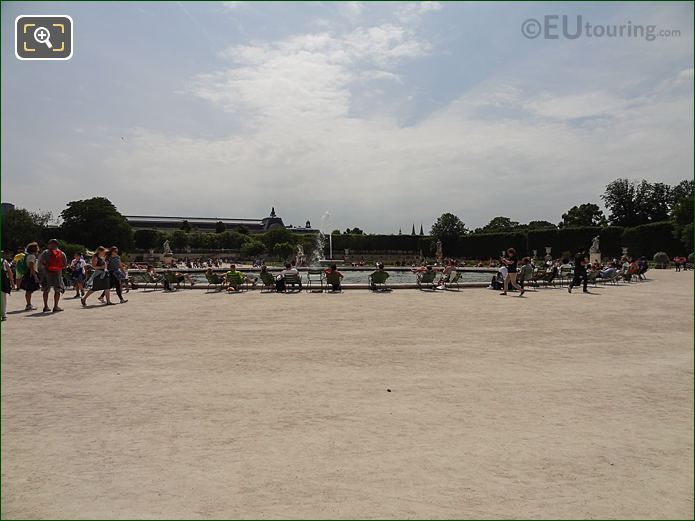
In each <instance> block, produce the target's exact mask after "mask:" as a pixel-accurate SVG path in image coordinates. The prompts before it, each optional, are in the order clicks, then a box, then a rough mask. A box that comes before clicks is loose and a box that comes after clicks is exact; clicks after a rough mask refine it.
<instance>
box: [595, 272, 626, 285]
mask: <svg viewBox="0 0 695 521" xmlns="http://www.w3.org/2000/svg"><path fill="white" fill-rule="evenodd" d="M621 276H622V272H621V271H620V270H618V269H616V270H614V271H612V272H611V273H610V274H609V275H608V276H607V277H601V278H599V279H598V280H599V281H600V282H603V283H605V284H608V283H609V282H610V283H611V284H613V285H617V284H618V282H620V277H621Z"/></svg>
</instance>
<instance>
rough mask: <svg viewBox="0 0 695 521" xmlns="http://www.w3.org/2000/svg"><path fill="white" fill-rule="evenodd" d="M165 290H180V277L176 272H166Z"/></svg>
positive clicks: (164, 278)
mask: <svg viewBox="0 0 695 521" xmlns="http://www.w3.org/2000/svg"><path fill="white" fill-rule="evenodd" d="M163 280H164V291H178V290H179V279H178V277H177V276H176V273H174V272H171V271H166V272H164V277H163Z"/></svg>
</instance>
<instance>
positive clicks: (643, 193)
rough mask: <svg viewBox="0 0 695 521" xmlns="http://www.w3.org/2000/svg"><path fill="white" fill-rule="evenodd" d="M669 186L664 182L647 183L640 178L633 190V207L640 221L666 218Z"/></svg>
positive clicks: (669, 194)
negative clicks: (640, 180)
mask: <svg viewBox="0 0 695 521" xmlns="http://www.w3.org/2000/svg"><path fill="white" fill-rule="evenodd" d="M670 202H671V187H670V186H669V185H667V184H666V183H649V182H648V181H645V180H642V182H640V184H639V185H637V189H636V190H635V207H636V211H637V218H638V220H639V221H640V223H650V222H658V221H665V220H667V219H668V213H669V206H670Z"/></svg>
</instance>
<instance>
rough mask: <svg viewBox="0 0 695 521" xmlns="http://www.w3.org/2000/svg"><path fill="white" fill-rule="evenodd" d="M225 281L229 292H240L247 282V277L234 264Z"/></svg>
mask: <svg viewBox="0 0 695 521" xmlns="http://www.w3.org/2000/svg"><path fill="white" fill-rule="evenodd" d="M224 280H225V281H226V282H227V291H229V292H230V293H231V292H235V291H239V288H240V287H241V285H242V284H243V283H244V282H246V275H244V274H243V273H242V272H240V271H237V269H236V266H235V265H234V264H232V265H231V266H230V267H229V271H228V272H227V273H225V274H224Z"/></svg>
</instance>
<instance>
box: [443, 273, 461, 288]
mask: <svg viewBox="0 0 695 521" xmlns="http://www.w3.org/2000/svg"><path fill="white" fill-rule="evenodd" d="M460 279H461V272H460V271H455V272H454V273H453V274H452V275H451V278H450V279H449V282H445V283H444V289H448V290H451V291H461V285H460V284H459V280H460Z"/></svg>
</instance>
